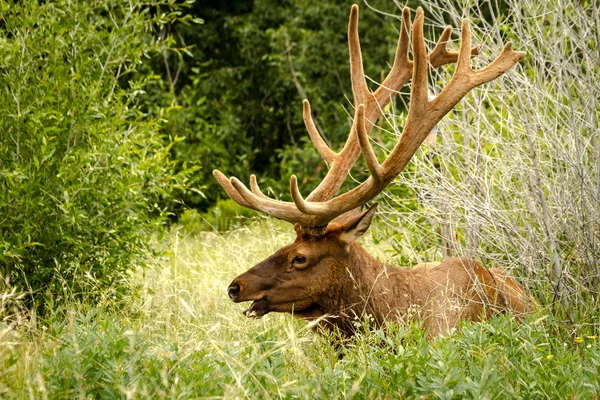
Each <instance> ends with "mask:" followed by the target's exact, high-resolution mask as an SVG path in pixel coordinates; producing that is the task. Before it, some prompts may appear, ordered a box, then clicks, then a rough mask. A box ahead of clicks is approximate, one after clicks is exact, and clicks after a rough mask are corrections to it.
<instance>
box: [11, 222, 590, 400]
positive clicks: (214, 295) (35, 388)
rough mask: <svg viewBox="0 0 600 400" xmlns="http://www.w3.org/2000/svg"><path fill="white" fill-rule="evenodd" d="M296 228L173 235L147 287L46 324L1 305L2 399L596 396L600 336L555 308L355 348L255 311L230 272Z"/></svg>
mask: <svg viewBox="0 0 600 400" xmlns="http://www.w3.org/2000/svg"><path fill="white" fill-rule="evenodd" d="M291 239H292V238H291V236H290V233H289V228H288V227H287V226H285V227H283V226H281V225H279V224H276V223H273V222H257V223H254V224H252V225H250V226H247V227H245V228H242V229H239V230H235V231H233V232H231V233H228V234H225V235H223V236H222V235H219V234H204V235H201V236H199V237H182V236H181V235H179V234H177V233H174V234H173V235H172V236H171V238H170V245H169V253H170V254H169V255H168V256H166V257H164V258H160V259H155V260H153V262H152V263H151V264H152V267H151V268H150V269H148V270H146V271H145V272H140V273H139V274H138V275H136V276H133V277H131V278H130V284H131V286H132V289H133V288H137V290H138V294H137V295H132V296H131V297H129V298H124V299H121V300H119V301H120V302H119V303H115V300H111V297H110V296H104V299H105V300H104V301H102V302H100V303H98V304H81V303H76V302H73V303H72V304H70V305H68V306H67V307H64V308H62V309H58V310H55V314H54V315H47V316H45V317H44V318H43V319H38V320H37V322H36V323H35V324H33V323H32V321H31V319H21V320H18V319H17V318H15V312H16V311H15V309H14V308H10V310H13V311H10V310H9V309H6V308H2V309H1V310H0V312H1V315H2V318H3V320H2V321H3V322H1V323H0V397H2V398H33V399H44V398H88V397H95V398H199V397H209V398H267V399H268V398H280V397H284V398H332V397H333V398H365V397H367V398H389V397H419V396H422V397H425V398H464V397H471V398H482V397H485V398H520V397H523V396H529V397H535V398H566V397H572V396H575V397H582V398H585V397H591V396H593V395H594V393H595V394H596V395H597V393H598V392H599V391H600V386H599V383H598V382H599V380H598V374H599V373H600V363H599V362H598V360H600V343H599V340H598V339H596V338H595V337H593V336H585V335H581V336H580V337H575V338H564V339H560V338H558V337H557V336H556V335H555V334H554V332H553V328H552V321H551V320H550V319H546V318H547V316H545V315H544V314H540V315H536V316H533V317H532V318H531V319H530V320H528V321H527V323H525V324H517V323H515V322H514V321H513V320H512V319H511V318H510V316H508V317H503V318H497V319H494V320H492V321H489V322H487V323H483V324H471V325H465V326H464V327H463V328H462V330H461V331H457V332H454V333H453V334H452V335H450V336H449V337H447V338H440V339H437V340H436V341H433V342H430V341H428V340H427V339H426V335H425V334H424V333H423V332H422V331H421V330H420V329H419V328H418V327H416V326H404V327H391V328H389V329H388V330H387V331H385V332H384V331H381V330H377V329H374V328H371V327H369V325H368V323H366V322H365V324H364V330H363V331H362V332H361V333H360V334H359V335H358V336H357V338H356V339H355V340H354V341H352V342H350V343H346V345H345V346H337V345H336V343H338V342H337V339H336V338H335V337H323V336H320V335H317V334H315V333H314V332H312V331H311V329H310V327H309V326H308V325H307V324H306V323H304V322H302V321H299V320H296V319H294V317H292V316H290V315H278V314H268V315H267V316H265V317H264V318H262V319H260V320H252V319H247V318H246V317H244V316H243V315H242V313H241V312H242V310H243V309H244V307H245V305H241V304H233V303H231V302H230V301H229V300H228V299H227V296H226V293H225V289H226V287H227V285H228V283H229V282H230V280H231V279H232V278H233V277H234V276H236V275H237V274H238V273H240V272H242V271H243V270H245V269H246V268H247V267H248V266H249V265H251V264H253V263H254V262H258V261H259V260H261V259H262V258H264V257H265V256H267V255H268V254H269V253H271V252H272V251H274V250H275V249H276V248H278V247H280V246H281V245H283V244H284V243H287V242H288V241H289V240H291ZM366 246H367V247H368V248H369V250H375V251H376V249H374V247H375V246H374V245H373V243H369V242H368V243H366ZM378 248H379V246H378ZM380 257H383V258H385V256H383V255H382V253H380ZM14 300H17V299H14ZM4 304H7V302H6V301H4V302H1V303H0V306H2V307H4Z"/></svg>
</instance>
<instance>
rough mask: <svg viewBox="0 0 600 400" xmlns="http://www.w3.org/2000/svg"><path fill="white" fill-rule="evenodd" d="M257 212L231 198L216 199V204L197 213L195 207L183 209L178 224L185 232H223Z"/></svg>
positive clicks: (254, 215) (255, 214)
mask: <svg viewBox="0 0 600 400" xmlns="http://www.w3.org/2000/svg"><path fill="white" fill-rule="evenodd" d="M257 215H258V214H257V213H256V212H255V211H254V210H250V209H249V208H245V207H242V206H240V205H239V204H237V203H236V202H235V201H233V200H231V199H227V200H217V204H215V205H214V206H213V207H211V208H209V209H208V211H206V212H203V213H199V212H198V211H196V210H195V209H188V210H185V211H184V212H183V213H182V214H181V215H180V216H179V221H178V222H179V224H180V225H181V227H182V228H183V231H184V232H185V233H187V234H199V233H200V232H203V231H212V230H215V231H219V232H225V231H227V230H229V229H232V228H233V227H234V225H235V224H236V223H240V222H244V221H246V220H248V219H249V218H251V217H256V216H257Z"/></svg>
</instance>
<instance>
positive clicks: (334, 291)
mask: <svg viewBox="0 0 600 400" xmlns="http://www.w3.org/2000/svg"><path fill="white" fill-rule="evenodd" d="M423 20H424V16H423V10H422V9H421V8H419V9H418V10H417V14H416V17H415V20H414V25H413V26H412V27H411V19H410V11H409V9H408V8H404V10H403V12H402V27H401V29H400V37H399V40H398V47H397V50H396V55H395V58H394V64H393V66H392V68H391V70H390V72H389V74H388V75H387V77H386V78H385V79H384V81H383V82H382V83H381V85H380V86H379V87H378V88H377V89H376V90H375V91H374V92H372V91H371V90H369V88H368V86H367V83H366V80H365V74H364V70H363V65H362V55H361V50H360V43H359V39H358V6H357V5H354V6H352V9H351V12H350V22H349V25H348V45H349V49H350V72H351V80H352V91H353V94H354V106H355V115H354V123H353V125H352V127H351V129H350V134H349V137H348V139H347V141H346V143H345V145H344V147H343V148H342V150H341V151H339V152H335V151H333V150H332V149H331V148H329V146H328V145H327V144H326V143H325V142H324V141H323V140H322V138H321V137H320V135H319V133H318V131H317V129H316V127H315V124H314V122H313V120H312V117H311V111H310V105H309V102H308V101H307V100H304V110H303V111H304V122H305V125H306V128H307V130H308V134H309V136H310V138H311V140H312V142H313V144H314V145H315V147H316V149H317V151H318V152H319V154H320V155H321V156H322V157H323V159H324V160H325V161H326V162H327V163H328V164H329V170H328V172H327V175H326V176H325V178H324V179H323V181H322V182H321V183H320V184H319V185H318V186H317V188H316V189H314V190H313V191H312V192H311V193H310V194H309V195H308V196H307V197H306V199H305V198H304V197H303V196H302V195H301V194H300V191H299V189H298V182H297V179H296V176H294V175H292V176H291V178H290V191H291V195H292V199H293V202H283V201H278V200H274V199H271V198H269V197H267V196H265V195H264V194H263V193H262V192H261V190H260V188H259V186H258V184H257V181H256V177H255V176H254V175H251V176H250V189H248V188H247V187H246V186H245V185H244V184H243V183H242V182H240V181H239V180H238V179H237V178H235V177H231V178H229V179H228V178H227V177H226V176H225V175H223V174H222V173H221V172H220V171H218V170H215V171H214V172H213V175H214V177H215V178H216V179H217V181H218V182H219V183H220V184H221V186H222V187H223V188H224V189H225V191H226V192H227V194H228V195H229V196H230V197H231V198H232V199H233V200H234V201H235V202H237V203H238V204H240V205H242V206H244V207H247V208H250V209H253V210H257V211H261V212H264V213H267V214H269V215H271V216H273V217H275V218H279V219H282V220H285V221H288V222H291V223H295V229H296V235H297V236H296V240H295V241H294V242H293V243H292V244H290V245H288V246H286V247H284V248H282V249H280V250H279V251H277V252H276V253H275V254H273V255H272V256H270V257H269V258H267V259H266V260H265V261H263V262H261V263H259V264H258V265H256V266H254V267H253V268H251V269H250V270H248V271H247V272H245V273H244V274H242V275H240V276H238V277H237V278H236V279H234V280H233V282H232V283H231V285H230V286H229V288H228V294H229V297H230V298H231V299H232V300H233V301H236V302H243V301H253V303H252V305H251V306H250V308H249V309H248V310H246V315H248V316H262V315H264V314H266V313H268V312H270V311H277V312H294V313H295V314H296V315H300V316H304V317H307V318H311V317H318V316H320V315H322V314H323V312H325V311H326V310H324V309H323V302H324V300H323V299H330V300H331V299H332V298H335V297H336V296H338V295H339V293H338V292H339V291H340V290H343V288H341V287H339V285H338V282H339V278H340V271H341V270H344V269H347V268H350V267H352V266H354V267H356V266H357V264H358V268H361V265H360V264H361V263H364V262H365V261H364V258H363V259H361V260H358V259H357V257H358V256H357V254H358V253H357V248H358V245H357V244H356V243H355V241H356V239H358V238H359V237H360V236H361V235H362V234H363V233H364V232H365V231H366V229H367V228H368V227H369V224H370V222H371V219H372V218H373V215H374V213H375V209H376V207H375V206H374V207H371V208H370V209H369V210H368V211H365V212H363V213H360V211H359V210H360V208H361V207H362V206H363V205H364V204H366V203H367V202H368V201H370V200H372V199H373V198H374V197H375V196H377V195H378V194H379V193H381V192H382V191H383V190H384V189H385V188H386V187H387V185H388V184H389V183H390V182H391V181H392V180H393V179H394V178H395V177H396V176H398V174H400V172H401V171H402V170H403V169H404V167H405V166H406V165H407V164H408V162H409V161H410V159H411V158H412V156H413V155H414V154H415V152H416V151H417V149H418V148H419V146H420V145H421V143H422V142H423V141H424V140H425V139H426V137H427V136H428V135H429V133H430V132H431V130H432V129H433V128H434V127H435V125H436V124H437V123H438V122H439V121H440V120H441V119H442V118H443V117H444V116H445V115H446V114H447V113H448V112H449V111H450V110H451V109H452V108H453V107H454V106H455V105H456V104H457V103H458V102H459V101H460V100H461V99H462V98H463V97H464V96H465V95H466V94H467V93H468V92H469V91H470V90H471V89H473V88H475V87H476V86H479V85H481V84H483V83H486V82H489V81H492V80H494V79H496V78H497V77H499V76H500V75H502V74H503V73H505V72H506V71H508V70H509V69H510V68H512V67H513V66H514V65H515V64H516V63H517V62H518V60H519V59H520V58H521V57H522V56H523V55H524V53H523V52H516V51H513V50H512V49H511V46H510V44H507V45H506V46H505V47H504V49H503V51H502V52H501V54H500V55H499V56H498V57H497V58H496V59H495V60H494V61H493V62H492V63H491V64H490V65H488V66H487V67H485V68H483V69H479V70H473V69H471V66H470V60H471V56H472V55H476V54H477V50H476V49H475V48H471V34H470V28H469V24H468V22H467V21H466V20H464V21H463V22H462V29H461V46H460V49H459V51H458V52H452V51H449V50H447V48H446V44H447V42H448V39H449V38H450V35H451V33H452V28H451V27H449V26H448V27H446V29H445V30H444V31H443V33H442V35H441V36H440V39H439V40H438V42H437V45H436V46H435V48H434V49H433V51H432V52H431V53H429V54H427V51H426V47H425V42H424V38H423ZM411 38H412V41H411ZM411 46H412V60H411V59H409V47H411ZM449 63H456V69H455V73H454V75H453V77H452V79H451V80H450V81H449V82H448V84H447V85H446V87H445V88H444V89H443V90H442V91H441V92H440V94H439V95H438V96H436V97H435V98H434V99H432V100H429V99H428V82H427V79H428V70H429V69H430V68H438V67H440V66H442V65H445V64H449ZM411 79H412V86H411V90H410V106H409V111H408V117H407V121H406V124H405V126H404V129H403V131H402V134H401V136H400V139H399V141H398V143H397V144H396V146H395V148H394V149H393V150H392V152H391V153H390V155H389V156H388V158H387V159H386V160H385V161H384V162H383V163H379V161H378V160H377V157H376V156H375V153H374V151H373V149H372V147H371V145H370V143H369V133H370V131H371V130H372V128H373V126H374V124H375V122H376V121H377V119H378V118H379V116H380V115H381V112H382V110H383V109H384V108H385V107H386V105H387V104H388V103H389V102H390V100H391V99H392V97H393V96H394V95H395V94H396V93H398V91H399V90H400V89H401V88H402V87H403V86H404V85H405V84H406V83H407V82H408V81H409V80H411ZM361 153H362V155H363V157H364V159H365V162H366V164H367V167H368V169H369V172H370V177H369V178H368V179H367V180H365V181H364V182H362V183H361V184H360V185H358V186H356V187H355V188H354V189H352V190H350V191H348V192H346V193H343V194H340V195H338V196H337V197H334V196H335V194H336V193H337V192H338V190H339V189H340V187H341V186H342V184H343V182H344V180H345V179H346V177H347V175H348V173H349V171H350V168H351V167H352V165H353V164H354V163H355V162H356V160H357V159H358V157H359V156H360V154H361ZM360 254H361V256H360V257H362V254H363V253H360ZM360 257H359V258H360Z"/></svg>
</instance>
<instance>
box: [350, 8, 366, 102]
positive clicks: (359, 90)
mask: <svg viewBox="0 0 600 400" xmlns="http://www.w3.org/2000/svg"><path fill="white" fill-rule="evenodd" d="M348 50H349V52H350V80H351V81H352V93H353V94H354V106H358V105H359V104H364V103H366V101H367V98H368V97H369V96H370V95H371V91H370V90H369V87H368V86H367V80H366V79H365V70H364V67H363V61H362V52H361V50H360V39H359V37H358V6H357V5H356V4H353V5H352V9H351V10H350V21H349V22H348Z"/></svg>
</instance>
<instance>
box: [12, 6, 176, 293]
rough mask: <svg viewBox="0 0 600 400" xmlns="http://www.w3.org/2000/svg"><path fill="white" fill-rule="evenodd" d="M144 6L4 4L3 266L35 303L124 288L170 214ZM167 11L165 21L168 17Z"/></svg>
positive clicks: (168, 167) (167, 165) (149, 19)
mask: <svg viewBox="0 0 600 400" xmlns="http://www.w3.org/2000/svg"><path fill="white" fill-rule="evenodd" d="M174 12H176V11H174V10H171V13H165V14H160V13H159V14H160V15H162V16H161V17H153V16H152V13H150V10H149V8H148V3H143V2H137V1H136V2H118V1H110V0H94V1H90V2H71V1H67V0H61V1H56V2H37V1H26V2H19V3H16V4H13V3H12V2H6V1H2V2H0V15H1V17H0V87H2V91H3V95H2V96H0V272H1V274H2V275H3V276H4V277H5V278H6V279H7V280H9V281H10V283H11V284H12V285H16V286H18V287H20V288H21V289H25V290H27V291H30V293H31V294H32V297H31V300H34V299H35V302H37V303H40V302H42V301H43V299H45V298H46V297H41V298H39V299H38V297H37V296H38V295H40V294H42V295H51V296H53V297H54V298H55V299H60V298H63V296H72V295H80V294H82V293H86V292H88V290H89V289H91V288H95V287H97V286H105V287H108V286H110V287H114V288H116V289H118V288H119V287H121V284H122V283H123V281H124V280H125V279H126V276H125V275H126V274H125V273H126V272H127V271H128V270H130V269H131V268H132V267H133V266H134V265H136V264H137V263H139V262H141V261H142V260H143V257H144V254H145V252H146V251H147V243H148V241H149V239H150V237H151V235H152V234H153V233H154V232H156V230H157V228H160V227H161V226H162V224H163V221H164V212H163V210H162V209H160V208H157V206H156V203H157V200H158V199H159V198H160V197H161V196H163V195H166V194H168V193H169V192H171V191H172V190H173V189H174V188H175V187H177V186H178V185H180V184H181V183H183V182H184V178H185V175H184V173H181V174H179V175H174V174H173V173H172V163H171V161H170V159H169V149H170V146H165V145H164V143H165V138H164V137H163V136H162V135H161V133H160V130H161V119H160V118H159V117H149V116H148V115H146V114H144V113H143V112H141V111H140V108H139V106H138V103H137V97H138V95H139V94H140V93H142V92H143V90H144V87H145V86H146V85H147V84H148V82H149V81H150V80H151V79H152V77H149V76H138V75H136V68H138V65H139V64H140V63H141V62H142V60H143V59H144V57H146V55H147V54H148V53H150V52H154V51H158V50H161V51H164V50H165V49H166V45H165V43H163V42H159V41H157V40H155V39H153V36H152V35H151V28H152V24H153V23H158V22H165V21H168V20H170V19H172V18H174V17H176V14H174ZM161 18H162V19H161Z"/></svg>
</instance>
